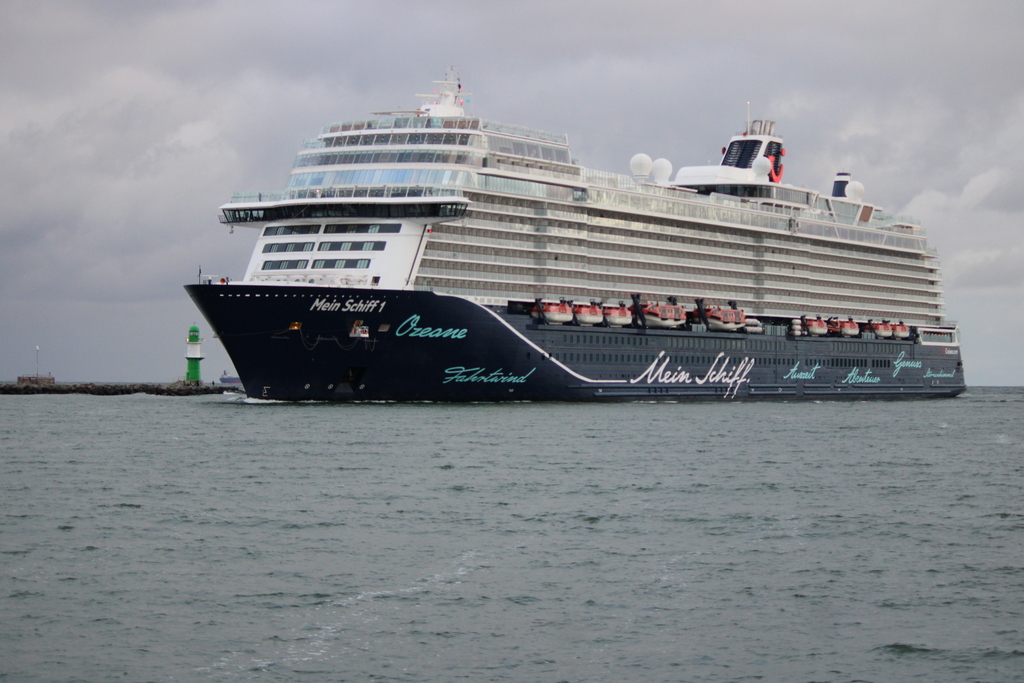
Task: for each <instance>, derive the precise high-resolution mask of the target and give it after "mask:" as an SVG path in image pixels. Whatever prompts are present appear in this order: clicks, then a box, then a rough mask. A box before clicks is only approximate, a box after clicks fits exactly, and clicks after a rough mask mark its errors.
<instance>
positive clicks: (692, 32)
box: [0, 0, 1024, 385]
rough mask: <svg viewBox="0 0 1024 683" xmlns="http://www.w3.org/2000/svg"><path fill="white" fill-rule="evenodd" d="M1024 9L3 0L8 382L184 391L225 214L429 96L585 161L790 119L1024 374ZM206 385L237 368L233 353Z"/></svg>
mask: <svg viewBox="0 0 1024 683" xmlns="http://www.w3.org/2000/svg"><path fill="white" fill-rule="evenodd" d="M1022 33H1024V5H1022V4H1020V3H1016V2H1009V1H1003V2H986V1H984V0H982V1H978V0H975V1H974V2H970V3H966V2H949V1H946V0H933V1H930V2H924V1H918V0H901V1H900V2H892V1H891V0H886V1H883V2H878V1H875V0H865V1H861V2H845V1H844V2H832V1H826V0H817V1H813V2H812V1H808V2H790V1H787V0H777V1H776V2H757V1H755V0H743V1H739V0H722V1H718V2H707V1H706V0H704V1H702V2H685V1H680V0H675V1H671V2H662V1H651V2H642V1H637V2H631V3H625V2H612V1H605V0H587V1H585V2H584V1H576V0H561V1H559V0H545V1H543V2H535V1H533V0H518V1H517V2H504V1H500V0H493V1H491V2H455V1H449V2H444V1H439V2H426V1H424V0H419V1H418V2H387V1H379V2H365V1H362V2H346V1H332V2H327V1H316V0H290V1H289V2H287V3H285V2H270V1H260V0H208V1H207V0H182V1H180V2H175V1H172V0H167V1H163V2H134V1H127V0H126V1H123V2H113V1H109V2H98V1H97V2H88V1H82V2H47V1H40V0H33V1H31V2H23V1H21V0H4V2H2V3H0V56H2V64H3V67H4V68H3V69H2V70H0V209H2V210H0V239H2V248H0V320H2V327H0V381H3V380H10V379H13V378H14V377H15V376H16V375H18V374H26V373H29V374H30V373H33V372H34V371H35V363H36V350H35V349H36V346H37V345H38V346H39V347H40V349H41V350H40V353H39V365H40V371H41V372H42V373H44V374H45V373H48V372H49V373H53V374H54V375H55V376H56V377H57V378H58V380H61V381H90V380H93V381H104V380H109V381H170V380H173V379H175V378H178V377H180V376H182V375H183V374H184V370H185V361H184V359H183V356H184V352H185V344H184V339H185V335H186V331H187V329H188V327H189V325H191V324H192V323H194V322H195V323H199V324H200V326H201V328H202V329H203V334H204V336H207V337H211V336H212V334H211V333H210V331H209V328H208V326H207V325H206V323H205V321H203V320H202V319H201V316H200V315H199V314H198V312H197V311H196V310H195V308H194V307H193V305H192V303H191V301H190V300H189V298H188V296H187V295H186V294H185V292H184V290H183V289H182V285H183V284H185V283H188V282H193V281H195V280H196V276H197V273H198V271H199V268H200V266H201V267H202V269H203V272H204V273H217V274H226V275H231V276H234V277H238V276H241V275H242V273H243V271H244V269H245V265H246V263H247V262H248V258H249V255H250V252H251V248H252V243H253V241H254V235H253V234H252V233H251V232H249V231H247V230H237V231H236V233H235V234H229V233H228V230H227V228H225V227H223V226H221V225H220V224H219V223H218V221H217V207H218V206H219V205H220V204H222V203H224V202H225V201H227V200H228V199H230V197H231V193H232V192H234V191H241V190H279V189H281V188H282V187H283V185H284V183H285V180H286V178H287V174H288V171H289V169H290V167H291V163H292V159H293V157H294V154H295V152H296V151H297V150H298V147H299V145H300V144H301V142H302V140H303V139H305V138H307V137H313V136H315V135H316V133H317V132H319V130H320V127H321V125H323V124H324V123H326V122H330V121H338V120H344V119H351V118H358V117H360V116H363V115H365V114H367V113H369V112H371V111H378V110H381V109H389V108H409V107H413V106H416V105H418V104H419V100H418V99H416V98H415V97H413V95H414V94H415V93H418V92H424V91H425V90H426V89H428V88H430V87H431V86H430V82H431V81H432V80H436V79H438V78H440V77H441V76H442V75H443V73H444V70H445V68H446V67H447V66H449V65H455V66H457V67H458V68H459V71H460V73H461V76H462V82H463V84H464V85H465V86H466V87H467V89H469V90H470V91H471V92H472V95H471V100H472V101H471V103H470V104H469V105H468V107H467V108H468V110H469V113H471V114H473V115H477V116H483V117H486V118H490V119H496V120H500V121H507V122H511V123H520V124H525V125H530V126H534V127H539V128H543V129H547V130H551V131H555V132H565V133H568V134H569V139H570V142H571V143H572V145H573V151H574V153H575V155H576V156H577V157H578V158H579V159H580V160H581V162H582V163H583V164H584V165H586V166H590V167H593V168H599V169H603V170H609V171H615V172H620V173H626V172H628V162H629V159H630V157H631V156H632V155H633V154H635V153H636V152H641V151H642V152H646V153H648V154H650V155H651V156H652V157H654V158H657V157H666V158H668V159H669V160H671V161H672V162H673V164H674V165H675V167H677V168H678V167H679V166H682V165H694V164H703V163H707V162H708V161H709V160H712V159H713V157H714V156H715V154H716V153H717V151H718V150H720V149H721V147H722V145H723V144H724V143H725V142H726V141H727V139H728V137H729V136H730V135H732V134H734V133H735V132H737V131H738V130H739V129H740V128H741V126H742V124H743V121H744V120H745V117H746V103H747V102H748V101H749V102H750V103H751V110H752V113H753V115H754V117H755V118H769V119H774V120H776V121H777V122H778V124H777V130H778V131H779V132H780V133H781V134H782V135H784V136H785V138H786V148H787V156H786V178H785V180H786V181H787V182H789V183H793V184H797V185H806V186H810V187H812V188H816V189H827V188H829V187H830V186H831V179H832V176H833V175H834V174H835V172H836V171H838V170H845V171H849V172H851V173H853V174H854V176H855V177H856V178H857V179H859V180H860V181H861V182H863V183H864V185H865V187H866V194H865V199H866V200H867V201H870V202H872V203H874V204H876V205H881V206H883V207H885V208H886V209H887V210H889V211H892V212H897V213H907V214H910V215H912V216H915V217H916V218H919V219H920V220H921V221H922V222H923V224H924V226H925V228H926V230H927V231H928V234H929V238H930V240H931V243H932V245H933V246H935V247H937V248H938V250H939V253H940V255H941V259H942V265H943V274H944V278H945V287H946V308H947V315H948V317H949V318H950V319H952V320H956V321H958V322H959V323H960V325H961V328H962V334H963V341H964V356H965V362H966V368H967V380H968V383H969V384H974V385H993V384H1009V385H1024V359H1022V356H1024V343H1022V341H1021V340H1024V314H1022V311H1021V310H1020V309H1021V304H1022V303H1024V229H1022V228H1024V199H1022V198H1021V194H1020V192H1021V178H1022V177H1024V173H1022V171H1024V49H1022V48H1021V37H1020V36H1021V35H1022ZM204 351H205V353H206V355H207V360H206V361H204V376H205V377H206V378H207V379H211V378H214V377H216V376H219V375H220V373H221V372H222V371H223V370H229V369H231V365H230V361H229V360H228V358H227V356H226V354H225V353H224V352H223V350H222V349H221V348H220V347H219V344H218V343H217V342H216V341H215V340H212V339H211V340H209V341H208V342H207V344H205V345H204Z"/></svg>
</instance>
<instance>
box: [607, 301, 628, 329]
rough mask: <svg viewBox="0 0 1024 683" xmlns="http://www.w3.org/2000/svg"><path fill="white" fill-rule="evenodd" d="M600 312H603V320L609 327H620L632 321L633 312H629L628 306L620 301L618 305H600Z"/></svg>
mask: <svg viewBox="0 0 1024 683" xmlns="http://www.w3.org/2000/svg"><path fill="white" fill-rule="evenodd" d="M601 313H602V314H604V321H605V322H606V323H607V324H608V326H609V327H622V326H623V325H628V324H630V323H631V322H633V314H632V313H630V312H629V307H628V306H626V304H625V303H624V302H622V301H620V302H619V305H618V306H616V305H615V304H605V305H604V306H602V307H601Z"/></svg>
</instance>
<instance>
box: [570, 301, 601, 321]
mask: <svg viewBox="0 0 1024 683" xmlns="http://www.w3.org/2000/svg"><path fill="white" fill-rule="evenodd" d="M572 312H573V313H574V314H576V322H578V323H579V324H580V325H587V326H591V325H600V324H601V322H603V321H604V313H602V312H601V306H600V305H598V303H597V302H596V301H591V302H590V303H589V304H573V305H572Z"/></svg>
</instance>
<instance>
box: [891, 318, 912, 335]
mask: <svg viewBox="0 0 1024 683" xmlns="http://www.w3.org/2000/svg"><path fill="white" fill-rule="evenodd" d="M892 336H893V339H910V328H909V327H907V326H906V324H905V323H904V322H903V321H902V320H901V321H899V322H898V323H896V324H894V325H892Z"/></svg>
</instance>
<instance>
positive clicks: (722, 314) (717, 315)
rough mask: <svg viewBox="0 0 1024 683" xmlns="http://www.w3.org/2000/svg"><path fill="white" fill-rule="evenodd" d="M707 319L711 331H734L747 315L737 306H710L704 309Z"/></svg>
mask: <svg viewBox="0 0 1024 683" xmlns="http://www.w3.org/2000/svg"><path fill="white" fill-rule="evenodd" d="M704 315H705V316H707V319H708V329H709V330H711V331H712V332H735V331H736V330H738V329H739V328H741V327H743V323H744V321H746V319H747V316H746V314H745V313H743V311H741V310H740V309H738V308H722V307H721V306H711V307H710V308H707V309H705V310H704Z"/></svg>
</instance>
